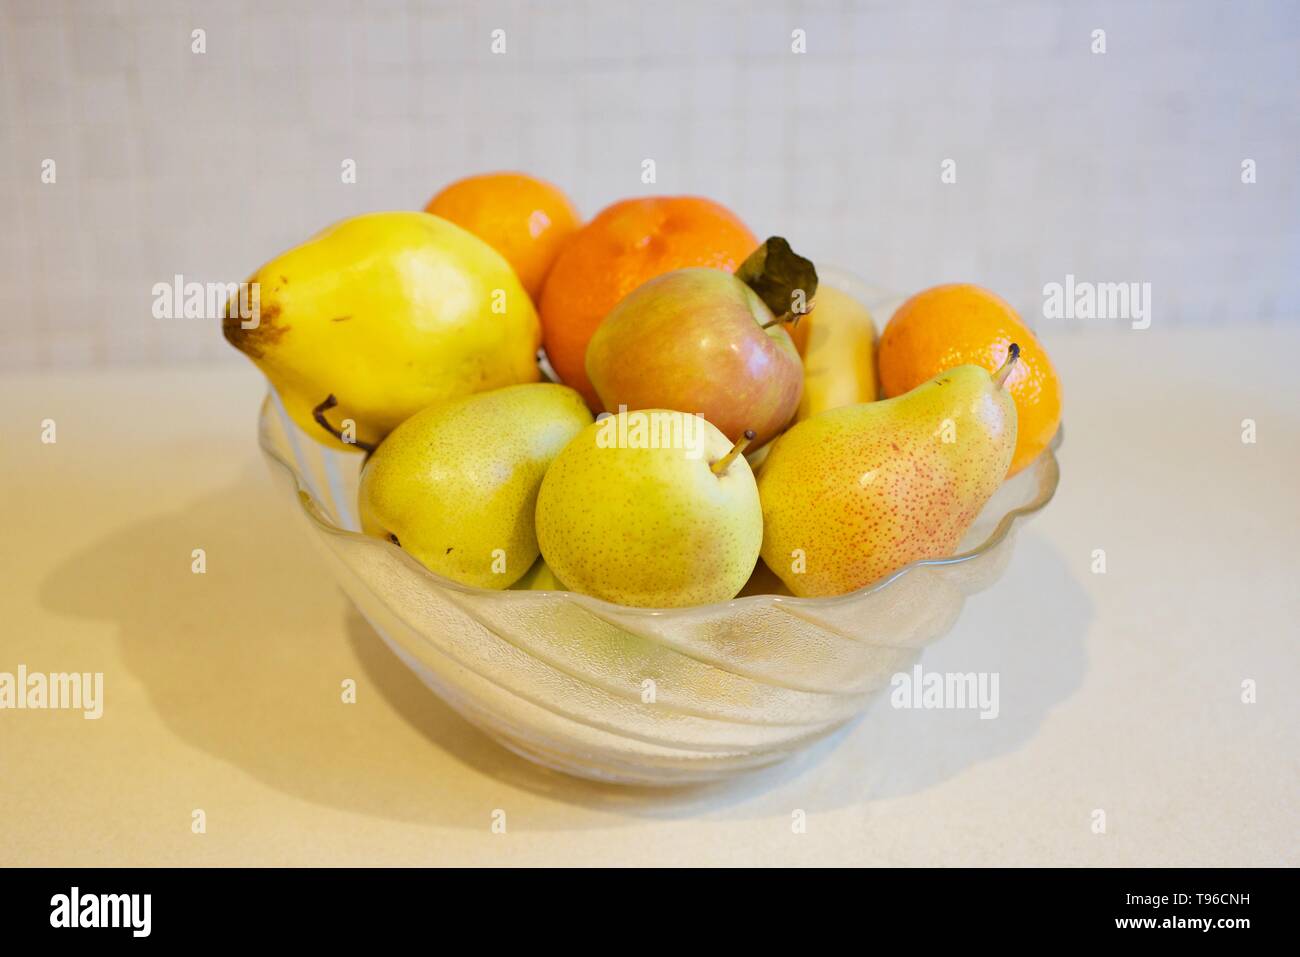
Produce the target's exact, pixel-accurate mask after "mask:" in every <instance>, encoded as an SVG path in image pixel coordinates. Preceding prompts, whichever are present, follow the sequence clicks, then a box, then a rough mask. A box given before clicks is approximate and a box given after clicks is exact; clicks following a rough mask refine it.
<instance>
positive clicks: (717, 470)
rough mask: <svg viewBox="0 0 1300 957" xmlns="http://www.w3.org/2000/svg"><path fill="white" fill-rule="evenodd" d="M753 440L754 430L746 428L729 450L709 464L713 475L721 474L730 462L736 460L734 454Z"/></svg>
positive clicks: (728, 466) (741, 450) (743, 449)
mask: <svg viewBox="0 0 1300 957" xmlns="http://www.w3.org/2000/svg"><path fill="white" fill-rule="evenodd" d="M753 441H754V430H753V429H746V430H745V434H744V435H743V436H741V438H740V441H739V442H737V443H736V444H735V445H733V446H732V447H731V451H730V452H728V453H727V454H726V455H724V456H723V457H722V458H720V459H718V461H716V462H714V463H713V464H712V465H710V466H709V469H710V470H711V471H712V472H713V474H714V475H721V474H722V473H723V472H725V471H727V469H728V468H730V467H731V463H732V462H734V461H736V456H737V455H739V454H740V453H741V452H743V451H745V447H746V446H747V445H749V443H750V442H753Z"/></svg>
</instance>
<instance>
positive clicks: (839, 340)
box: [791, 284, 878, 422]
mask: <svg viewBox="0 0 1300 957" xmlns="http://www.w3.org/2000/svg"><path fill="white" fill-rule="evenodd" d="M791 335H792V336H793V337H794V341H795V345H797V346H798V347H799V351H800V352H801V353H802V354H803V397H802V398H801V399H800V400H799V410H798V411H797V412H796V413H795V418H794V420H795V421H796V422H802V421H803V420H804V419H807V418H810V417H812V416H814V415H816V414H817V413H818V412H825V411H826V410H827V409H835V408H838V407H839V406H842V405H856V404H857V403H859V402H874V401H876V397H877V395H878V392H877V388H876V324H875V323H874V322H873V321H872V319H871V313H870V312H868V311H867V307H866V306H864V305H862V303H860V302H858V300H857V299H855V298H854V297H853V296H851V295H849V294H848V293H847V292H842V291H841V290H839V289H835V288H834V287H832V286H828V285H825V284H822V285H821V286H819V287H818V289H817V302H816V305H815V306H814V307H813V309H812V311H811V312H809V313H808V315H806V316H804V317H803V318H802V319H800V320H799V323H798V324H797V325H796V326H795V327H794V329H793V330H791Z"/></svg>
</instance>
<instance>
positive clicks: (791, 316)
mask: <svg viewBox="0 0 1300 957" xmlns="http://www.w3.org/2000/svg"><path fill="white" fill-rule="evenodd" d="M809 312H812V309H811V308H808V309H805V310H804V311H803V312H795V311H794V310H793V309H788V310H786V311H785V312H783V313H781V315H779V316H777V317H776V318H775V319H770V320H768V321H767V322H765V323H763V324H762V325H761V326H759V328H760V329H771V328H772V327H773V326H779V325H781V324H782V323H784V322H788V323H790V325H791V326H797V325H799V320H800V319H802V318H803V317H804V315H805V314H807V313H809Z"/></svg>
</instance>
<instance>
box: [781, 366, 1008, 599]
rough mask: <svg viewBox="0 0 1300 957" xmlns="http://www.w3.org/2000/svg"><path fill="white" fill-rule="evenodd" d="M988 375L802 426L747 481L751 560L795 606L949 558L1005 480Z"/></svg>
mask: <svg viewBox="0 0 1300 957" xmlns="http://www.w3.org/2000/svg"><path fill="white" fill-rule="evenodd" d="M1018 355H1019V347H1018V346H1016V345H1015V344H1012V345H1011V347H1010V350H1009V356H1008V358H1007V361H1006V362H1005V364H1004V365H1003V366H1002V367H1001V368H1000V369H999V370H998V371H997V372H996V373H994V374H993V375H992V376H990V375H989V373H988V372H987V371H986V370H984V369H982V368H980V367H979V366H973V365H964V366H957V367H955V368H952V369H949V370H947V371H946V372H943V373H941V374H940V375H938V376H936V377H935V378H934V379H931V380H930V381H929V382H926V383H923V384H921V385H919V386H917V387H916V388H915V389H913V390H912V391H911V392H908V393H905V394H904V395H901V396H898V397H897V398H894V399H888V400H886V401H883V402H869V403H864V404H861V405H850V406H841V407H840V408H836V409H830V410H828V411H825V412H821V413H819V414H817V415H814V416H812V417H811V418H809V419H805V420H804V421H803V422H800V423H798V424H797V425H795V426H794V427H793V428H791V429H790V430H789V431H788V432H786V433H785V434H784V435H782V436H781V437H780V438H779V439H777V441H776V442H775V443H774V445H773V447H772V451H771V453H770V454H769V455H768V457H767V461H766V462H764V464H763V469H762V471H761V473H760V476H759V482H758V487H759V495H760V497H761V499H762V503H763V523H764V527H763V550H762V553H763V561H764V562H766V563H767V565H768V566H769V567H770V568H771V569H772V570H773V571H774V572H776V574H777V575H778V576H779V577H780V578H781V580H782V581H784V582H785V584H786V586H787V587H789V589H790V590H791V591H792V592H794V594H796V595H798V596H801V597H813V596H822V595H840V594H844V593H847V592H851V591H854V590H856V589H858V588H861V587H863V586H864V585H869V584H871V583H872V582H874V581H877V580H879V579H880V578H882V577H884V576H885V575H888V574H889V573H890V572H893V571H895V570H897V569H899V568H902V567H903V566H904V565H907V564H909V563H910V562H913V561H916V560H917V559H921V558H939V557H944V556H947V555H950V554H952V552H953V550H954V549H955V548H956V547H957V544H958V543H959V542H960V541H961V537H962V535H963V534H965V532H966V529H967V528H969V527H970V525H971V523H972V522H973V521H974V520H975V517H976V516H977V515H978V514H979V512H980V509H982V508H983V507H984V504H985V503H986V502H987V501H988V500H989V498H990V497H991V496H992V495H993V493H994V492H995V491H996V490H997V488H998V486H999V485H1000V484H1001V483H1002V481H1003V479H1005V478H1006V475H1007V469H1008V468H1009V467H1010V465H1011V457H1012V454H1013V452H1014V451H1015V447H1016V407H1015V403H1014V402H1013V401H1012V399H1011V396H1010V395H1009V394H1008V393H1007V392H1006V390H1004V389H1003V388H1002V383H1003V382H1004V381H1005V380H1006V377H1007V375H1008V373H1009V372H1010V371H1011V367H1012V366H1013V365H1014V363H1015V361H1016V357H1017V356H1018Z"/></svg>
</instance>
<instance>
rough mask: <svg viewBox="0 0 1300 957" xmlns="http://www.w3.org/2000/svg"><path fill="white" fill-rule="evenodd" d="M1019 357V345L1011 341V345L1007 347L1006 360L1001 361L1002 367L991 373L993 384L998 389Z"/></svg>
mask: <svg viewBox="0 0 1300 957" xmlns="http://www.w3.org/2000/svg"><path fill="white" fill-rule="evenodd" d="M1019 358H1020V347H1019V346H1018V345H1016V344H1015V343H1014V342H1013V343H1011V347H1010V348H1009V349H1007V361H1006V362H1004V363H1002V367H1001V368H1000V369H998V371H997V372H995V373H993V384H994V385H995V386H997V387H998V388H999V389H1000V388H1002V383H1004V382H1006V381H1007V376H1009V375H1011V370H1012V369H1013V368H1015V365H1016V360H1017V359H1019Z"/></svg>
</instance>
